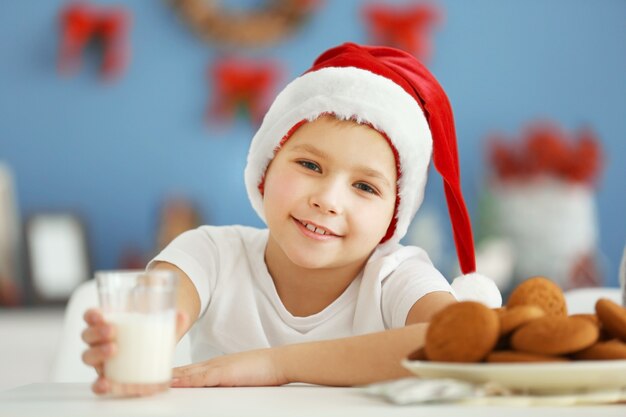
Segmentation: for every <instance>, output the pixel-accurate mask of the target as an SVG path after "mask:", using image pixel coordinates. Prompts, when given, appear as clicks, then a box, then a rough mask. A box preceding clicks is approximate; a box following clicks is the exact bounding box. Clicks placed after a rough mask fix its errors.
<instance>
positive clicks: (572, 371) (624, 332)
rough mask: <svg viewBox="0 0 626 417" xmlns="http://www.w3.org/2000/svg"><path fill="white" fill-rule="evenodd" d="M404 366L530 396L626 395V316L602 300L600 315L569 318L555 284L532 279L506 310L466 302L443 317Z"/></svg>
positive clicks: (597, 307)
mask: <svg viewBox="0 0 626 417" xmlns="http://www.w3.org/2000/svg"><path fill="white" fill-rule="evenodd" d="M403 366H404V367H405V368H407V369H408V370H409V371H411V372H412V373H414V374H415V375H417V376H419V377H423V378H455V379H459V380H464V381H468V382H474V383H488V382H492V383H496V384H499V385H501V386H503V387H506V388H509V389H512V390H517V391H521V392H524V393H529V394H545V393H555V392H584V391H591V390H605V389H622V388H624V389H626V308H624V307H623V306H620V305H619V304H616V303H615V302H613V301H611V300H608V299H600V300H598V301H597V303H596V305H595V314H573V315H568V314H567V306H566V303H565V298H564V296H563V293H562V291H561V289H560V288H559V287H558V286H557V285H556V284H554V283H553V282H552V281H550V280H548V279H547V278H544V277H534V278H530V279H528V280H526V281H524V282H523V283H521V284H520V285H519V286H518V287H516V288H515V289H514V290H513V292H512V293H511V295H510V297H509V300H508V302H507V305H506V306H504V307H501V308H497V309H491V308H489V307H486V306H485V305H483V304H481V303H477V302H473V301H462V302H459V303H456V304H452V305H450V306H448V307H446V308H444V309H443V310H441V311H440V312H438V313H437V314H436V315H435V316H434V317H433V319H432V321H431V323H430V325H429V327H428V330H427V332H426V339H425V343H424V346H423V347H421V348H419V349H417V350H416V351H414V352H412V353H411V354H410V355H409V357H408V358H407V359H405V360H404V361H403Z"/></svg>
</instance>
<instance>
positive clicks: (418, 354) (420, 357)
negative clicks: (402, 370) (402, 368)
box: [407, 346, 426, 361]
mask: <svg viewBox="0 0 626 417" xmlns="http://www.w3.org/2000/svg"><path fill="white" fill-rule="evenodd" d="M407 359H408V360H410V361H425V360H426V351H425V349H424V346H422V347H420V348H418V349H415V350H414V351H413V352H411V353H409V356H407Z"/></svg>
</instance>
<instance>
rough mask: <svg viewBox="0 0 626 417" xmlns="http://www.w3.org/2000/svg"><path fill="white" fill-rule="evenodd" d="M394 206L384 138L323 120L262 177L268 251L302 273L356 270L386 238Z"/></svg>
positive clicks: (297, 136) (305, 130)
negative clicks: (352, 266)
mask: <svg viewBox="0 0 626 417" xmlns="http://www.w3.org/2000/svg"><path fill="white" fill-rule="evenodd" d="M395 201H396V165H395V159H394V156H393V152H392V150H391V147H390V146H389V144H388V143H387V141H386V140H385V138H384V137H383V136H382V135H381V134H380V133H378V132H377V131H376V130H374V129H372V128H370V127H367V126H364V125H359V124H357V123H354V122H351V121H338V120H336V119H335V118H333V117H330V116H324V117H320V118H319V119H317V120H315V121H313V122H310V123H306V124H304V125H303V126H301V127H300V128H299V129H298V130H296V132H295V133H294V134H293V136H292V137H291V138H290V139H289V140H288V141H287V142H286V143H285V145H284V146H283V147H282V149H281V150H280V151H279V152H278V154H277V155H276V156H275V158H274V159H273V161H272V162H271V164H270V167H269V168H268V170H267V173H266V176H265V184H264V196H263V205H264V211H265V218H266V221H267V225H268V228H269V230H270V244H276V245H278V247H279V248H280V251H281V252H282V253H284V254H285V255H286V256H287V257H288V258H289V260H290V261H291V262H293V263H295V264H296V265H298V266H300V267H303V268H313V269H317V268H337V267H345V266H349V265H350V264H355V263H362V262H363V261H364V260H365V259H366V258H367V257H368V256H369V255H370V254H371V252H372V250H373V249H374V248H375V247H376V246H377V245H378V243H379V242H380V241H381V239H382V238H383V237H384V235H385V233H386V232H387V228H388V227H389V224H390V222H391V220H392V217H393V214H394V207H395Z"/></svg>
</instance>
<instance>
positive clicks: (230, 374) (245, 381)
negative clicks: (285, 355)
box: [172, 348, 289, 387]
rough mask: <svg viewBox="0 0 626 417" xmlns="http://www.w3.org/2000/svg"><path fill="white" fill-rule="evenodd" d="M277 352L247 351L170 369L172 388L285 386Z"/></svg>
mask: <svg viewBox="0 0 626 417" xmlns="http://www.w3.org/2000/svg"><path fill="white" fill-rule="evenodd" d="M279 349H280V348H271V349H259V350H251V351H247V352H241V353H235V354H232V355H225V356H220V357H218V358H214V359H210V360H208V361H205V362H199V363H195V364H192V365H187V366H182V367H179V368H174V379H173V381H172V386H173V387H217V386H220V387H237V386H239V387H240V386H248V387H249V386H275V385H283V384H286V383H288V382H289V381H288V380H287V378H286V377H285V375H284V372H283V369H282V363H281V360H280V358H281V355H280V353H279Z"/></svg>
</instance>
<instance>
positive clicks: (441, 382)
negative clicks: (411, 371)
mask: <svg viewBox="0 0 626 417" xmlns="http://www.w3.org/2000/svg"><path fill="white" fill-rule="evenodd" d="M361 390H362V392H363V393H364V394H365V395H370V396H375V397H379V398H382V399H384V400H386V401H388V402H391V403H393V404H398V405H408V404H429V403H450V402H454V403H463V404H476V405H481V404H483V405H519V406H528V405H543V406H545V405H555V406H564V405H579V404H610V403H617V402H623V401H626V388H622V389H607V390H590V391H577V392H564V393H558V394H529V393H526V392H520V391H515V390H511V389H508V388H506V387H504V386H502V385H500V384H497V383H492V382H488V383H483V384H474V383H470V382H467V381H461V380H456V379H452V378H442V379H430V378H417V377H410V378H402V379H398V380H394V381H389V382H381V383H376V384H371V385H367V386H364V387H361Z"/></svg>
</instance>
